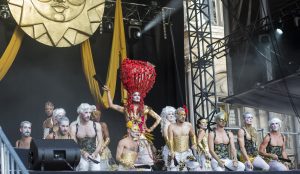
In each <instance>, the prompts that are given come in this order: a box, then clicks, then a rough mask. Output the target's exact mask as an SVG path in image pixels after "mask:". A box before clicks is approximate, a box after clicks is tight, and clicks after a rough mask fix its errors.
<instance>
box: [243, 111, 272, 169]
mask: <svg viewBox="0 0 300 174" xmlns="http://www.w3.org/2000/svg"><path fill="white" fill-rule="evenodd" d="M243 116H244V127H242V128H241V129H239V131H238V142H239V147H240V150H241V155H242V159H240V160H241V161H242V162H245V163H244V164H245V166H246V170H247V171H252V170H253V169H258V170H264V171H268V170H269V168H270V166H269V165H268V164H267V163H266V162H265V161H264V160H263V159H262V158H261V157H260V156H259V155H258V149H257V146H256V143H257V131H256V129H255V128H254V127H253V126H252V121H253V115H252V113H250V112H245V113H244V114H243Z"/></svg>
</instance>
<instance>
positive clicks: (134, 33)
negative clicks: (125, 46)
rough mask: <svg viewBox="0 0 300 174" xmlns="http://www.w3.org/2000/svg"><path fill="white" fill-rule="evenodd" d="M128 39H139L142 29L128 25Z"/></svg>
mask: <svg viewBox="0 0 300 174" xmlns="http://www.w3.org/2000/svg"><path fill="white" fill-rule="evenodd" d="M128 34H129V35H128V36H129V39H140V38H141V37H142V29H141V27H140V26H133V25H131V26H129V27H128Z"/></svg>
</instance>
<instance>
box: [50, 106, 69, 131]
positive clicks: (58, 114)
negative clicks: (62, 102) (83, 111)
mask: <svg viewBox="0 0 300 174" xmlns="http://www.w3.org/2000/svg"><path fill="white" fill-rule="evenodd" d="M64 116H66V111H65V109H64V108H56V109H54V110H53V114H52V127H51V128H50V129H49V133H52V132H57V131H58V120H59V119H60V118H62V117H64Z"/></svg>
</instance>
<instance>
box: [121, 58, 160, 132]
mask: <svg viewBox="0 0 300 174" xmlns="http://www.w3.org/2000/svg"><path fill="white" fill-rule="evenodd" d="M155 78H156V72H155V69H154V65H152V64H150V63H149V62H145V61H140V60H130V59H125V60H124V61H123V62H122V65H121V80H122V83H123V86H124V88H125V89H126V90H127V92H128V97H130V98H129V99H127V104H126V109H127V111H128V112H133V105H132V102H133V101H132V94H133V93H135V92H139V93H140V97H141V98H140V103H139V107H138V110H137V112H138V113H139V114H140V117H141V121H140V123H139V124H138V125H139V127H140V129H141V131H143V128H142V125H143V124H144V115H143V110H144V98H145V97H146V94H147V93H148V92H149V91H150V90H151V88H152V87H153V84H154V82H155Z"/></svg>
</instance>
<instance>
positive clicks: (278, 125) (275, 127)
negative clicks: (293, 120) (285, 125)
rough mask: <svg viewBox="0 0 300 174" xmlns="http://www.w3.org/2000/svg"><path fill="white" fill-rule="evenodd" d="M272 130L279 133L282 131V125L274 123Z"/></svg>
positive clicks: (271, 126)
mask: <svg viewBox="0 0 300 174" xmlns="http://www.w3.org/2000/svg"><path fill="white" fill-rule="evenodd" d="M270 128H271V130H273V131H276V132H277V131H279V129H280V123H278V122H273V123H271V125H270Z"/></svg>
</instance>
